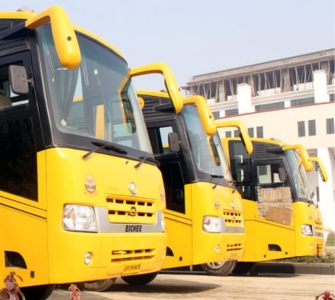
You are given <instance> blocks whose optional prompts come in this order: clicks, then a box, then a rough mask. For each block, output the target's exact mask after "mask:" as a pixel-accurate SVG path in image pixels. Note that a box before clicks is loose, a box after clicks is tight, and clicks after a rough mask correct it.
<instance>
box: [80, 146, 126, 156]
mask: <svg viewBox="0 0 335 300" xmlns="http://www.w3.org/2000/svg"><path fill="white" fill-rule="evenodd" d="M92 144H93V145H95V146H98V148H95V149H93V150H91V151H89V152H87V153H86V154H84V155H83V156H82V158H83V159H85V158H87V157H89V156H90V155H91V154H92V153H93V152H96V151H98V150H100V149H106V150H112V151H114V152H117V153H121V154H127V153H128V152H127V151H125V150H123V149H122V148H121V147H117V146H114V145H112V144H103V143H97V142H92Z"/></svg>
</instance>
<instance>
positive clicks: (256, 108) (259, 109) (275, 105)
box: [255, 102, 285, 111]
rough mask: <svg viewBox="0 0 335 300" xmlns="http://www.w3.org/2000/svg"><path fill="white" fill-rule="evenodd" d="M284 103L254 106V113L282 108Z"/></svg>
mask: <svg viewBox="0 0 335 300" xmlns="http://www.w3.org/2000/svg"><path fill="white" fill-rule="evenodd" d="M284 107H285V103H284V102H276V103H270V104H261V105H256V106H255V111H262V110H269V109H276V108H284Z"/></svg>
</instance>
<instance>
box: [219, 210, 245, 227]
mask: <svg viewBox="0 0 335 300" xmlns="http://www.w3.org/2000/svg"><path fill="white" fill-rule="evenodd" d="M223 217H224V220H225V224H226V226H227V227H242V226H243V220H242V213H241V212H238V211H235V210H224V211H223Z"/></svg>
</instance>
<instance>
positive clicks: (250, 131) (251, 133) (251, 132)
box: [248, 128, 254, 137]
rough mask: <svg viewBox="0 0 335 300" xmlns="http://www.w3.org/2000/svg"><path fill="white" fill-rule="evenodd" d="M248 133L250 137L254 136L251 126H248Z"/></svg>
mask: <svg viewBox="0 0 335 300" xmlns="http://www.w3.org/2000/svg"><path fill="white" fill-rule="evenodd" d="M248 134H249V136H250V137H254V129H253V128H248Z"/></svg>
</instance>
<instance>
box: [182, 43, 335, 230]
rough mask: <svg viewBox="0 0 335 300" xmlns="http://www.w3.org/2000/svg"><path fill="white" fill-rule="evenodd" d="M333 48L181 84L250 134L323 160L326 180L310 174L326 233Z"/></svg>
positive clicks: (330, 212)
mask: <svg viewBox="0 0 335 300" xmlns="http://www.w3.org/2000/svg"><path fill="white" fill-rule="evenodd" d="M334 50H335V49H329V50H324V51H320V52H315V53H310V54H306V55H300V56H295V57H289V58H284V59H280V60H275V61H270V62H265V63H260V64H256V65H250V66H245V67H241V68H236V69H230V70H224V71H219V72H213V73H208V74H204V75H198V76H194V77H193V80H192V81H191V82H188V83H187V86H185V87H183V89H184V90H186V94H191V95H197V94H198V95H199V94H200V95H202V96H204V97H205V98H206V100H207V102H208V104H209V105H210V107H211V109H212V112H213V114H214V116H215V118H216V119H219V118H225V119H239V120H241V121H242V122H243V123H244V125H245V126H246V127H247V128H248V132H249V135H250V136H254V137H267V138H272V137H275V138H277V139H279V140H282V141H283V142H286V143H290V144H297V143H298V144H302V145H304V146H305V147H306V149H307V150H308V152H309V153H310V155H311V156H318V157H319V158H320V159H321V160H322V161H323V163H324V165H325V167H326V170H327V173H328V177H329V178H328V181H327V182H326V183H324V182H322V180H321V178H320V176H318V173H317V171H312V172H309V173H308V176H309V180H310V182H311V185H312V188H313V189H315V188H316V187H317V186H318V187H319V196H320V199H321V200H320V203H319V207H320V210H321V212H322V215H323V219H324V229H325V236H326V235H327V233H328V232H329V231H335V173H334V170H335V130H334V118H335V102H334V99H335V76H334ZM220 130H221V131H220V135H221V136H222V137H223V136H227V137H229V136H234V134H236V132H232V131H229V130H224V129H220Z"/></svg>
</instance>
